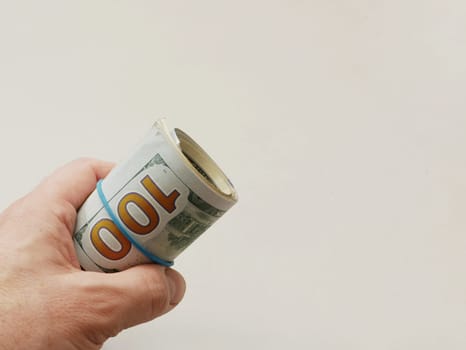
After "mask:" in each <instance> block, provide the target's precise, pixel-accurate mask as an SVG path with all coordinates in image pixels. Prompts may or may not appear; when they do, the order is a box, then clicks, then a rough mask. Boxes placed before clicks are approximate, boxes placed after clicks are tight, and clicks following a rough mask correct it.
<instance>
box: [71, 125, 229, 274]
mask: <svg viewBox="0 0 466 350" xmlns="http://www.w3.org/2000/svg"><path fill="white" fill-rule="evenodd" d="M100 185H101V187H100V189H101V193H100V195H99V192H98V191H97V190H96V191H94V192H93V193H92V194H91V195H90V196H89V198H88V199H87V200H86V202H85V203H84V204H83V205H82V207H81V208H80V209H79V212H78V217H77V222H76V229H75V233H74V246H75V248H76V252H77V256H78V259H79V262H80V264H81V266H82V268H83V269H85V270H90V271H104V272H116V271H121V270H124V269H127V268H129V267H130V266H134V265H138V264H143V263H150V262H154V259H160V261H161V263H166V264H169V263H170V262H172V261H173V260H174V259H175V258H176V257H177V256H178V255H179V254H180V253H181V252H182V251H183V250H184V249H186V248H187V247H188V246H189V245H190V244H191V243H192V242H193V241H194V240H195V239H196V238H198V237H199V236H200V235H201V234H202V233H203V232H204V231H206V230H207V229H208V228H209V227H210V226H211V225H212V224H213V223H214V222H215V221H216V220H217V219H218V218H220V217H221V216H222V215H223V214H224V213H225V212H226V211H227V210H228V209H229V208H231V207H232V206H233V205H234V204H235V203H236V202H237V194H236V191H235V189H234V187H233V185H232V184H231V182H230V181H229V180H228V178H227V177H226V176H225V174H224V173H223V172H222V171H221V170H220V168H219V167H218V166H217V165H216V164H215V162H214V161H213V160H212V159H211V158H210V157H209V156H208V155H207V153H205V152H204V151H203V150H202V148H201V147H200V146H199V145H198V144H197V143H196V142H194V141H193V140H192V139H191V138H190V137H189V136H188V135H186V134H185V133H184V132H183V131H181V130H179V129H175V130H173V131H171V132H170V131H169V130H168V129H167V126H166V124H165V122H164V120H159V121H157V122H156V123H155V124H154V126H153V127H152V128H151V130H150V131H149V133H148V134H147V135H146V137H145V138H144V139H143V141H142V142H141V144H140V145H139V146H138V147H137V149H136V150H135V152H134V153H133V154H132V155H131V156H130V157H129V158H128V159H126V160H125V161H123V162H122V163H121V164H119V165H118V166H116V167H115V169H113V170H112V171H111V172H110V174H109V175H108V176H107V177H106V178H105V179H104V180H103V181H102V182H101V184H100ZM102 196H103V197H102ZM105 200H106V201H107V203H108V205H107V208H106V207H105V206H104V203H105ZM112 215H113V218H112ZM157 261H158V260H157Z"/></svg>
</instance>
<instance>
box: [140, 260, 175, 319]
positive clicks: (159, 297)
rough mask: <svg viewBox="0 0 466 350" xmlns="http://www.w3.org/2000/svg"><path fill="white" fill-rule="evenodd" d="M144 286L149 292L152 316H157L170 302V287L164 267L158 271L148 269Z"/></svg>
mask: <svg viewBox="0 0 466 350" xmlns="http://www.w3.org/2000/svg"><path fill="white" fill-rule="evenodd" d="M143 281H144V282H143V283H144V286H143V288H144V289H146V290H147V291H148V293H149V296H150V298H149V300H150V305H149V310H150V316H151V317H152V318H153V317H156V316H158V315H160V314H162V313H164V312H165V310H166V309H167V308H168V306H169V304H170V288H169V286H168V283H167V279H166V278H165V272H164V270H163V269H161V268H160V269H158V271H157V272H155V271H149V270H147V273H145V274H144V278H143Z"/></svg>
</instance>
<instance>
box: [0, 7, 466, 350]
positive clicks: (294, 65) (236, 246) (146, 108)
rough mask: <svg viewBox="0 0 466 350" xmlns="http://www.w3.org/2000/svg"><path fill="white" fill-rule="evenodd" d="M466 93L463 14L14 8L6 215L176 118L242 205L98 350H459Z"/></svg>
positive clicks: (4, 152) (5, 34)
mask: <svg viewBox="0 0 466 350" xmlns="http://www.w3.org/2000/svg"><path fill="white" fill-rule="evenodd" d="M465 88H466V4H465V2H464V1H460V0H443V1H439V0H438V1H421V0H410V1H406V0H391V1H382V0H375V1H368V0H354V1H343V0H314V1H298V0H288V1H285V0H283V1H251V0H248V1H245V0H239V1H230V2H227V1H213V0H212V1H205V0H203V1H134V0H132V1H129V0H128V1H116V0H115V1H104V0H99V1H90V0H82V1H63V0H57V1H51V0H43V1H5V0H2V1H0V120H1V124H0V147H1V151H0V155H1V161H2V174H1V184H0V193H1V196H0V206H1V208H4V207H6V206H7V205H8V203H10V202H11V201H13V200H14V199H15V198H17V197H18V196H20V195H22V194H24V193H26V192H27V191H28V190H30V189H31V188H32V187H33V186H34V185H35V184H36V183H37V182H38V181H40V180H41V178H42V177H43V176H45V175H46V174H48V173H49V172H51V171H52V170H53V169H54V168H56V167H57V166H59V165H61V164H63V163H64V162H66V161H68V160H71V159H74V158H76V157H79V156H92V157H97V158H104V159H109V160H118V159H121V158H123V157H124V156H126V155H127V153H128V151H129V150H130V149H131V148H132V147H133V146H134V144H136V143H137V141H138V140H139V139H140V137H141V136H142V135H144V133H145V132H146V130H147V129H148V128H149V127H150V126H151V124H152V122H153V121H154V120H155V119H156V118H158V117H160V116H166V117H168V121H169V123H170V124H171V125H172V126H174V127H175V126H176V127H180V128H181V129H183V130H185V131H187V132H188V133H189V134H191V136H192V137H193V138H194V139H196V140H197V141H198V142H199V143H200V144H201V145H202V146H203V147H204V148H205V149H206V150H207V151H208V152H209V153H210V154H211V155H212V156H213V158H214V159H216V160H217V161H218V163H219V164H220V165H221V166H222V168H223V169H224V170H225V172H226V173H227V174H228V175H229V177H230V178H231V179H232V181H233V182H234V183H235V184H236V186H237V189H238V191H239V194H240V202H239V204H238V205H237V206H236V207H235V208H233V209H232V210H231V212H230V213H229V214H228V215H226V216H225V217H224V218H223V219H222V220H220V221H219V222H218V223H217V224H216V225H215V226H214V227H213V228H212V229H211V230H210V231H209V232H208V233H206V234H205V236H203V237H201V238H200V239H199V241H197V242H196V243H195V244H194V245H193V246H192V247H190V249H188V251H186V252H185V253H184V254H183V255H182V256H180V257H179V259H178V260H177V262H176V268H177V269H178V270H179V271H181V272H182V273H183V274H184V275H185V277H186V280H187V283H188V290H187V294H186V297H185V300H184V301H183V302H182V304H181V305H180V306H179V307H178V308H177V309H176V310H175V311H173V312H172V313H171V314H169V315H167V316H165V317H163V318H160V319H158V320H155V321H153V322H151V323H149V324H146V325H143V326H139V327H136V328H134V329H131V330H128V331H126V332H124V333H122V334H121V335H120V336H118V337H117V338H115V339H112V340H111V341H109V342H108V343H107V344H106V345H105V346H104V349H105V350H120V349H121V350H123V349H125V350H126V349H183V350H184V349H232V350H233V349H234V350H237V349H319V350H326V349H344V350H348V349H410V350H411V349H422V350H427V349H449V350H450V349H465V348H466V271H465V270H466V235H465V232H466V215H465V214H466V137H465V134H466V96H465V93H466V89H465ZM70 186H72V184H70Z"/></svg>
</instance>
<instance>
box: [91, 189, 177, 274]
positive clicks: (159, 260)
mask: <svg viewBox="0 0 466 350" xmlns="http://www.w3.org/2000/svg"><path fill="white" fill-rule="evenodd" d="M97 193H98V194H99V197H100V200H101V201H102V204H103V205H104V208H105V210H106V211H107V214H108V215H109V216H110V218H111V219H112V220H113V222H114V223H115V225H116V226H117V227H118V229H119V230H120V232H121V233H122V234H123V235H124V236H125V237H126V238H127V239H128V240H129V241H130V242H131V244H132V245H134V246H135V247H136V248H137V249H138V250H139V251H140V252H141V253H142V254H144V255H145V256H146V257H147V258H148V259H150V260H151V261H152V262H153V263H156V264H159V265H163V266H167V267H170V266H172V265H173V261H167V260H164V259H162V258H159V257H158V256H157V255H154V254H152V253H151V252H149V251H147V250H146V249H145V248H144V247H143V246H142V245H140V244H139V243H138V242H137V241H136V240H135V239H134V238H133V237H131V235H130V234H129V233H128V231H127V230H126V229H125V228H124V227H123V224H122V223H121V221H120V220H119V219H118V218H117V216H116V215H115V213H114V212H113V210H112V208H110V205H109V204H108V201H107V197H105V194H104V191H103V190H102V180H99V181H98V182H97Z"/></svg>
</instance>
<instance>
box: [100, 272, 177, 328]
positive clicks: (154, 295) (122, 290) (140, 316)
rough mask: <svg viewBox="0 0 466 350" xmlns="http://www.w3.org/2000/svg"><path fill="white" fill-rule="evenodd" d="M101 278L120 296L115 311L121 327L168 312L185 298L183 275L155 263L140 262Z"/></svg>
mask: <svg viewBox="0 0 466 350" xmlns="http://www.w3.org/2000/svg"><path fill="white" fill-rule="evenodd" d="M102 277H105V278H106V279H107V283H108V284H110V285H111V288H112V289H113V290H114V291H115V292H117V293H118V294H119V295H120V296H121V298H119V303H118V304H117V305H116V306H115V309H114V310H113V312H112V316H113V317H112V318H114V321H115V322H116V323H117V324H118V328H120V329H121V330H123V329H126V328H129V327H132V326H135V325H137V324H140V323H144V322H147V321H150V320H153V319H154V318H156V317H158V316H161V315H163V314H165V313H167V312H169V311H170V310H172V309H173V308H174V307H175V306H176V305H177V304H178V303H179V302H180V301H181V299H183V296H184V292H185V288H186V286H185V282H184V279H183V277H182V276H181V274H179V273H178V272H177V271H175V270H173V269H170V268H166V267H163V266H160V265H156V264H153V265H139V266H135V267H132V268H130V269H128V270H124V271H122V272H117V273H110V274H105V275H104V276H102Z"/></svg>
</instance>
